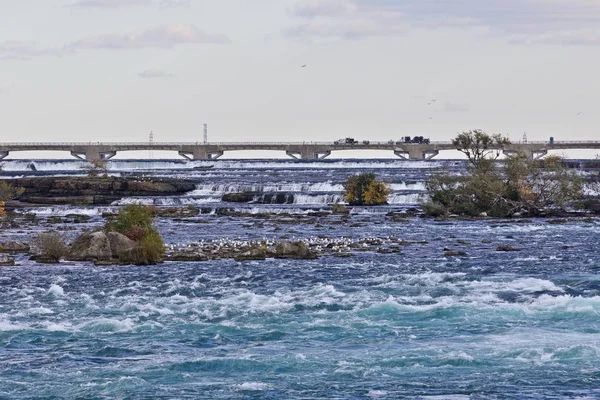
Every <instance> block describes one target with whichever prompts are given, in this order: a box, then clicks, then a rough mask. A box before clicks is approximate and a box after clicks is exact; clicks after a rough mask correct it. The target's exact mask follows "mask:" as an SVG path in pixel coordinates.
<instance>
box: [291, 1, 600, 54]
mask: <svg viewBox="0 0 600 400" xmlns="http://www.w3.org/2000/svg"><path fill="white" fill-rule="evenodd" d="M289 12H290V15H291V16H292V17H293V18H294V19H295V20H296V21H297V23H296V25H295V26H294V27H292V28H290V29H288V31H286V32H285V33H286V34H287V35H289V36H296V35H302V36H315V37H323V36H332V37H342V38H346V37H352V38H355V37H365V36H373V35H382V36H390V35H397V34H401V33H403V32H404V31H405V30H406V29H408V28H411V27H425V28H438V27H452V28H458V29H465V28H471V27H480V28H486V29H487V30H488V31H489V32H491V33H493V34H499V35H503V36H506V37H507V38H508V39H509V40H511V41H513V42H521V43H525V42H528V41H529V42H532V43H549V44H589V45H595V44H598V43H597V40H596V37H597V36H598V28H597V27H598V26H600V1H599V0H443V1H440V0H402V1H399V0H297V1H296V3H295V5H294V6H292V7H291V8H290V10H289ZM365 25H366V26H368V27H369V28H367V29H366V28H364V26H365ZM347 33H354V34H350V35H347Z"/></svg>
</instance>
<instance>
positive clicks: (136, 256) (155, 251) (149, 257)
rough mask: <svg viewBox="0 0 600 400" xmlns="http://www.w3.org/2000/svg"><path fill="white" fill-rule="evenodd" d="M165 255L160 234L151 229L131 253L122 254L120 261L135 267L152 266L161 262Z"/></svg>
mask: <svg viewBox="0 0 600 400" xmlns="http://www.w3.org/2000/svg"><path fill="white" fill-rule="evenodd" d="M164 255H165V245H164V243H163V240H162V237H161V236H160V233H159V232H158V231H157V230H156V229H155V228H151V229H150V230H148V231H147V232H146V235H145V236H144V237H143V238H142V239H141V240H140V241H139V244H138V246H136V247H135V248H134V249H132V250H131V251H129V252H127V253H125V254H123V255H122V256H121V257H120V259H121V260H122V261H125V262H130V263H132V264H135V265H154V264H158V263H159V262H161V261H162V258H163V257H164Z"/></svg>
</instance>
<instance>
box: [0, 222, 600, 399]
mask: <svg viewBox="0 0 600 400" xmlns="http://www.w3.org/2000/svg"><path fill="white" fill-rule="evenodd" d="M373 224H377V225H379V226H381V225H383V224H381V223H376V222H375V221H373ZM217 225H218V224H214V225H213V224H212V223H210V222H209V223H207V224H203V226H204V229H208V230H210V229H217ZM169 226H170V227H171V228H173V225H172V223H171V224H170V225H169ZM206 226H208V228H207V227H206ZM211 227H212V228H211ZM162 229H163V230H165V231H168V229H166V225H165V226H163V227H162ZM364 229H366V230H368V231H372V230H371V229H369V227H368V226H365V227H364ZM174 231H177V229H175V230H174ZM395 231H396V233H397V234H398V235H400V236H402V234H403V233H404V234H405V236H406V237H408V238H411V239H416V238H417V237H425V236H427V237H430V238H437V240H436V239H432V241H431V242H429V243H428V244H423V245H421V246H419V247H416V246H409V247H407V248H406V249H405V250H403V253H402V254H390V255H381V254H373V253H361V254H357V255H356V256H355V257H353V258H352V259H336V258H331V257H325V258H322V259H319V260H314V261H282V260H267V261H263V262H245V263H236V262H233V261H217V262H209V263H186V264H179V263H166V264H163V265H160V266H155V267H93V266H91V265H87V264H77V263H75V264H69V265H60V266H38V265H29V262H28V261H26V260H23V263H24V264H25V266H21V267H14V268H12V267H11V268H4V269H2V276H1V277H0V286H1V287H2V291H1V294H0V315H1V318H0V343H2V348H1V350H0V377H1V381H0V396H2V397H3V398H31V397H36V396H37V397H39V398H237V397H242V398H244V397H248V398H273V399H279V398H307V399H308V398H398V397H409V398H458V399H462V398H465V399H466V398H542V397H543V398H595V397H597V396H600V390H599V389H598V388H599V387H600V362H599V361H600V359H599V355H600V354H599V341H600V322H599V319H598V315H599V312H600V297H599V290H600V279H599V278H598V276H597V270H598V260H599V259H600V254H599V251H600V250H599V248H600V247H599V246H598V244H599V243H598V239H599V237H600V235H599V234H598V233H599V231H600V225H598V224H597V223H583V222H579V223H573V224H568V225H561V226H554V225H549V224H546V223H545V222H543V221H542V222H532V223H530V224H526V225H520V224H515V225H506V226H500V227H496V228H491V227H490V225H489V224H488V223H485V222H476V223H475V222H456V223H453V224H449V225H447V224H434V223H432V222H426V221H418V220H417V221H413V222H412V223H411V224H410V225H409V226H404V227H403V228H402V229H395ZM490 232H494V235H490ZM175 236H176V235H175ZM175 236H171V237H170V239H171V240H172V239H173V237H175ZM457 237H460V238H461V239H465V240H468V241H470V242H471V243H472V244H471V245H464V246H465V247H466V248H467V251H469V253H470V255H469V257H467V258H461V259H455V258H446V257H443V256H442V255H441V252H440V248H441V247H445V246H448V245H450V244H452V243H455V242H456V239H455V238H457ZM485 238H491V239H492V243H485V244H484V243H481V241H482V240H484V241H486V242H487V241H488V240H487V239H485ZM507 242H510V243H513V244H519V245H521V246H523V247H524V248H523V250H522V251H521V252H518V253H500V252H496V251H495V250H494V249H495V247H496V246H497V245H498V244H499V243H507ZM565 242H568V243H570V245H568V246H566V245H565V244H564V243H565ZM455 246H456V245H455ZM565 246H566V247H565ZM435 396H441V397H435Z"/></svg>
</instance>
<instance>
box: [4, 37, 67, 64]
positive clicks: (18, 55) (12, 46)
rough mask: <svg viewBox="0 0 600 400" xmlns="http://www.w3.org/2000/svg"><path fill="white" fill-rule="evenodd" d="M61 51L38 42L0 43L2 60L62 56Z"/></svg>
mask: <svg viewBox="0 0 600 400" xmlns="http://www.w3.org/2000/svg"><path fill="white" fill-rule="evenodd" d="M62 54H63V52H62V50H61V49H56V48H49V47H44V46H41V45H40V44H39V43H37V42H20V41H6V42H2V43H0V60H29V59H31V58H34V57H40V56H60V55H62Z"/></svg>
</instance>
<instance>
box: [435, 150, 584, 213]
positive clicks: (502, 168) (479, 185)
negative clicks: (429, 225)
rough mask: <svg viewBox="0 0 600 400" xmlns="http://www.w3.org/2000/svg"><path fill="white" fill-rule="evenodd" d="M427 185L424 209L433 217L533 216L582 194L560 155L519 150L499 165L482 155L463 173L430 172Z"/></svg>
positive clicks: (572, 200) (563, 205) (579, 184)
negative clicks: (534, 156) (539, 157)
mask: <svg viewBox="0 0 600 400" xmlns="http://www.w3.org/2000/svg"><path fill="white" fill-rule="evenodd" d="M426 189H427V193H428V195H429V200H428V201H427V202H426V203H425V204H424V205H423V209H424V211H425V212H426V213H427V214H429V215H432V216H439V215H443V214H459V215H471V216H478V215H481V214H482V213H485V214H487V215H489V216H494V217H506V216H511V215H514V214H516V213H520V214H526V215H530V216H536V215H540V214H541V213H543V212H545V211H547V210H552V209H565V207H567V206H568V205H569V204H575V203H576V202H577V201H579V200H580V199H582V198H583V185H582V181H581V178H580V177H579V176H577V173H576V172H575V171H573V170H569V169H568V168H567V167H566V166H565V164H564V162H563V160H562V159H561V158H560V157H556V156H551V157H548V158H546V159H544V160H531V159H530V158H528V157H527V156H525V155H523V154H518V155H517V156H515V157H511V158H509V159H507V160H506V162H503V163H500V164H498V163H496V162H494V161H493V160H489V159H481V160H480V162H479V163H478V164H475V165H474V166H473V167H472V168H470V169H468V170H467V173H466V174H465V175H462V176H451V175H448V174H438V175H435V176H433V177H432V178H431V179H429V181H428V182H427V184H426Z"/></svg>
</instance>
